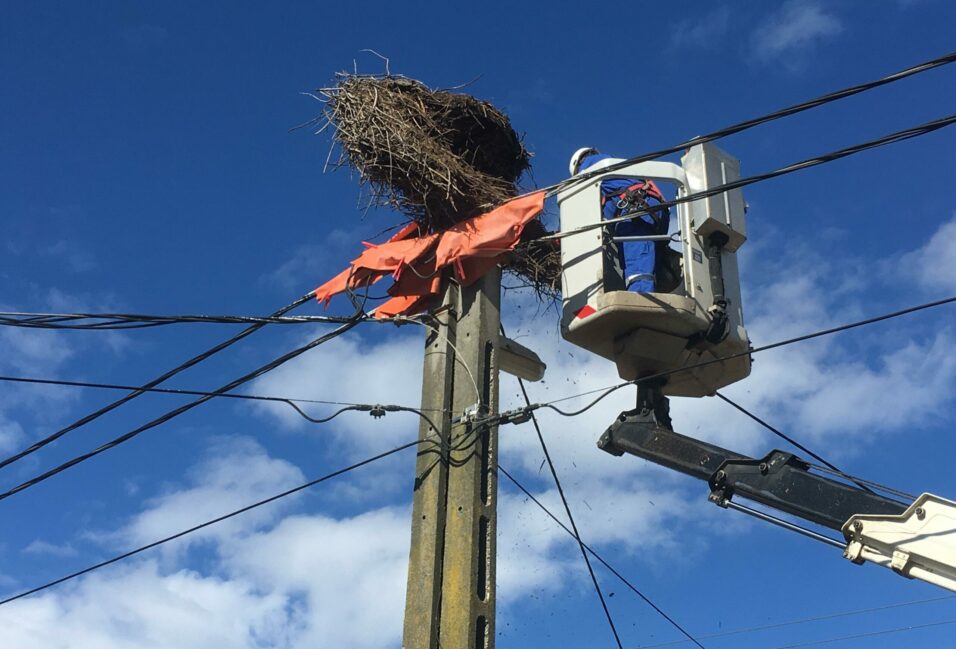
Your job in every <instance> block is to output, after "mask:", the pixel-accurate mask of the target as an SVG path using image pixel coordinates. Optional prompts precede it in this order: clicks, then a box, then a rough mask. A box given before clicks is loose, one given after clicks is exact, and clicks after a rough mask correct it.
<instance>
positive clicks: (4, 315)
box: [0, 294, 414, 331]
mask: <svg viewBox="0 0 956 649" xmlns="http://www.w3.org/2000/svg"><path fill="white" fill-rule="evenodd" d="M309 297H311V294H310V296H309ZM352 317H353V316H321V315H302V316H288V315H283V316H275V315H272V316H243V315H144V314H132V313H26V312H14V311H7V312H0V327H2V326H7V327H27V328H34V329H79V330H87V331H111V330H116V329H143V328H148V327H160V326H165V325H174V324H193V323H202V324H281V325H288V324H342V323H345V322H349V321H350V320H352ZM90 320H92V321H93V322H88V321H90ZM412 320H414V318H411V317H408V316H394V317H389V318H374V319H368V320H365V322H369V323H377V324H403V323H406V322H409V321H412Z"/></svg>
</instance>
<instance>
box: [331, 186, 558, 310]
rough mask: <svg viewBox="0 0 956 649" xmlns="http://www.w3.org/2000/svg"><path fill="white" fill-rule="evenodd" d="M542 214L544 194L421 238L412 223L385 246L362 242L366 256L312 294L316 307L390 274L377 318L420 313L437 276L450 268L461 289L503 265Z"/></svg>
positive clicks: (437, 282)
mask: <svg viewBox="0 0 956 649" xmlns="http://www.w3.org/2000/svg"><path fill="white" fill-rule="evenodd" d="M542 209H544V192H536V193H534V194H531V195H529V196H524V197H522V198H516V199H514V200H512V201H509V202H507V203H505V204H504V205H502V206H500V207H498V208H496V209H494V210H492V211H491V212H488V213H486V214H481V215H479V216H475V217H472V218H470V219H466V220H464V221H462V222H461V223H457V224H455V225H453V226H452V227H450V228H449V229H447V230H445V231H444V232H437V233H433V234H425V235H422V236H414V235H417V234H419V233H420V229H419V226H418V225H417V224H415V223H411V224H409V225H407V226H405V227H404V228H402V230H400V231H399V232H398V233H397V234H395V236H393V237H392V238H391V239H389V240H388V241H386V242H385V243H383V244H380V245H376V244H372V243H367V242H362V243H363V245H364V246H366V249H365V251H364V252H363V253H362V254H361V255H359V256H358V257H357V258H356V259H355V260H354V261H353V262H352V263H351V265H350V266H349V268H347V269H346V270H344V271H342V272H341V273H339V274H338V275H336V276H335V277H333V278H332V279H331V280H329V281H328V282H326V283H325V284H323V285H322V286H320V287H319V288H317V289H315V297H316V299H317V300H318V301H319V302H322V303H324V304H326V305H327V304H328V303H329V300H331V299H332V296H333V295H337V294H339V293H342V292H344V291H345V290H347V289H355V288H357V287H360V286H361V287H364V286H368V285H369V284H372V283H374V282H377V281H378V280H380V279H381V278H382V277H385V276H386V275H389V274H390V275H391V276H392V278H393V279H394V280H395V283H394V284H393V285H392V287H391V288H390V289H389V291H388V293H389V295H391V296H392V299H391V300H388V301H387V302H385V303H384V304H382V305H380V306H379V307H378V308H377V309H376V310H375V316H376V317H378V318H384V317H390V316H394V315H411V314H414V313H419V312H421V311H422V310H423V309H424V308H425V307H426V306H427V304H428V301H429V299H430V298H431V297H432V296H434V295H437V294H438V291H439V290H440V285H441V275H442V273H441V271H442V270H443V269H444V268H445V267H448V266H450V267H451V268H452V269H453V270H454V273H455V276H456V277H457V278H458V281H459V282H461V284H462V285H463V286H468V285H469V284H473V283H474V282H475V281H476V280H477V279H478V278H479V277H481V276H482V275H484V274H485V273H486V272H488V271H489V270H491V269H492V268H494V267H495V266H496V265H497V264H499V263H501V262H503V261H504V260H505V259H506V258H507V256H508V253H509V252H510V251H511V250H512V249H514V247H515V245H517V243H518V240H519V239H520V238H521V233H522V232H523V231H524V228H525V226H526V225H527V224H528V222H529V221H531V219H533V218H534V217H536V216H537V215H538V214H540V213H541V210H542Z"/></svg>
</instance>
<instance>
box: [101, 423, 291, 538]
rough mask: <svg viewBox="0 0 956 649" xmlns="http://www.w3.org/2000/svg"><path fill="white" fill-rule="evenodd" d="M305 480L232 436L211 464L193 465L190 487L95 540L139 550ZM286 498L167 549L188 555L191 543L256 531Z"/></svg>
mask: <svg viewBox="0 0 956 649" xmlns="http://www.w3.org/2000/svg"><path fill="white" fill-rule="evenodd" d="M303 482H305V477H304V476H303V475H302V472H301V471H300V470H299V469H298V467H296V466H295V465H293V464H291V463H289V462H286V461H285V460H280V459H276V458H271V457H269V456H268V455H267V454H266V452H265V450H264V449H263V448H262V447H261V446H260V445H259V444H258V443H257V442H255V441H254V440H252V439H250V438H243V437H230V438H222V439H219V440H217V441H216V442H215V443H214V444H213V445H212V446H211V447H210V450H209V453H208V456H207V458H206V459H205V460H203V461H202V462H200V463H199V464H197V465H196V466H195V467H193V468H192V469H191V470H190V472H189V475H188V483H189V484H188V486H187V487H185V488H179V489H176V490H172V491H169V492H168V493H165V494H163V495H160V496H157V497H155V498H152V499H150V500H148V501H147V502H146V509H145V510H144V511H143V512H141V513H140V514H138V515H137V516H136V517H134V518H133V519H132V520H130V521H129V522H128V523H127V524H126V525H125V526H124V527H123V528H122V529H121V530H119V531H118V532H115V533H110V534H107V535H98V534H92V535H91V536H92V537H93V538H101V539H109V540H112V541H115V542H117V543H118V544H119V545H120V546H121V547H132V546H139V545H143V544H146V543H150V542H152V541H155V540H156V539H159V538H163V537H165V536H168V535H169V534H170V533H172V532H176V531H179V530H182V529H186V528H188V527H192V526H194V525H197V524H199V523H202V522H204V521H207V520H210V519H212V518H215V517H217V516H220V515H222V514H224V513H226V512H229V511H232V510H234V509H238V508H240V507H243V506H245V505H248V504H249V503H251V502H255V501H257V500H261V499H262V498H264V497H267V496H271V495H273V494H275V493H278V492H280V491H284V490H286V489H289V488H291V487H294V486H297V485H299V484H302V483H303ZM289 504H291V502H290V501H289V500H283V501H281V502H280V503H276V504H275V505H269V506H266V507H262V508H260V509H256V510H253V511H251V512H249V513H247V514H244V515H243V517H242V520H241V521H240V520H235V519H234V520H231V521H227V522H223V523H219V524H217V525H214V526H212V527H209V528H206V529H204V530H202V531H200V532H196V533H194V534H191V535H189V536H187V537H184V539H183V540H182V541H178V542H177V543H176V544H169V545H166V546H164V549H165V551H166V552H167V553H169V552H171V551H173V548H175V549H176V550H177V551H182V550H184V549H185V548H186V547H188V545H189V544H193V543H197V542H200V541H203V540H208V539H211V538H216V539H221V538H225V537H229V536H230V535H233V534H235V533H236V531H237V530H241V529H251V528H254V527H256V526H258V525H263V524H265V523H268V522H270V521H273V520H275V519H276V518H277V517H278V515H279V513H280V512H281V511H282V507H283V506H288V505H289Z"/></svg>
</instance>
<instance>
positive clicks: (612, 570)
mask: <svg viewBox="0 0 956 649" xmlns="http://www.w3.org/2000/svg"><path fill="white" fill-rule="evenodd" d="M498 470H499V471H501V473H503V474H504V475H505V477H506V478H508V479H509V480H510V481H511V483H512V484H514V486H515V487H517V488H518V489H520V490H521V492H522V493H524V495H525V496H527V497H528V498H529V499H530V500H531V501H532V502H533V503H534V504H535V505H537V506H538V507H539V508H540V509H541V511H543V512H544V513H545V514H547V515H548V517H550V518H551V520H553V521H554V522H555V523H557V524H558V525H559V526H560V527H561V529H563V530H564V531H565V532H567V533H568V534H570V535H571V536H572V537H574V539H575V540H576V541H578V542H579V543H581V545H583V546H584V549H585V550H587V551H588V553H589V554H590V555H591V556H592V557H594V558H595V559H597V560H598V561H599V562H600V563H601V565H603V566H604V567H605V568H607V569H608V571H610V573H611V574H613V575H614V576H615V577H617V578H618V579H620V580H621V582H622V583H623V584H624V585H625V586H627V587H628V588H629V589H630V590H631V591H632V592H633V593H634V594H635V595H637V596H638V597H640V598H641V599H642V600H644V603H646V604H647V605H648V606H650V607H651V608H652V609H654V610H655V611H656V612H657V613H658V614H659V615H660V616H661V617H663V618H664V619H665V620H667V621H668V622H670V624H671V626H673V627H674V628H675V629H677V630H678V631H680V632H681V633H683V634H684V636H686V637H687V639H688V640H687V641H689V642H693V643H694V644H696V645H697V646H698V647H700V649H704V646H703V645H702V644H700V642H699V641H698V640H697V639H696V638H694V636H692V635H691V634H690V633H689V632H688V631H686V630H685V629H684V627H682V626H681V625H680V624H678V623H677V622H676V621H675V620H674V618H672V617H671V616H669V615H668V614H667V613H665V612H664V611H663V610H661V608H660V607H658V606H657V604H655V603H654V602H652V601H651V600H650V598H649V597H648V596H647V595H645V594H644V593H642V592H641V591H640V589H638V588H637V586H635V585H634V584H632V583H631V582H630V581H628V579H627V578H626V577H625V576H624V575H622V574H621V573H620V572H618V571H617V569H616V568H614V566H612V565H611V564H610V563H608V562H607V561H605V560H604V558H603V557H602V556H601V555H599V554H598V553H597V552H596V551H595V550H594V548H592V547H591V546H589V545H587V544H586V543H584V542H583V541H581V539H580V537H578V536H575V534H574V532H572V531H571V529H570V528H569V527H568V526H567V525H565V524H564V523H563V522H561V520H560V519H559V518H558V517H557V516H555V515H554V514H553V513H552V512H551V510H550V509H548V508H547V507H545V506H544V504H543V503H542V502H541V501H540V500H538V499H537V498H536V497H535V496H534V494H532V493H531V492H530V491H528V490H527V489H526V488H525V487H524V486H523V485H522V484H521V483H520V482H518V480H517V479H516V478H515V477H514V476H513V475H511V474H510V473H508V471H506V470H505V468H504V467H503V466H501V465H500V464H499V465H498ZM680 642H685V641H684V640H681V641H680Z"/></svg>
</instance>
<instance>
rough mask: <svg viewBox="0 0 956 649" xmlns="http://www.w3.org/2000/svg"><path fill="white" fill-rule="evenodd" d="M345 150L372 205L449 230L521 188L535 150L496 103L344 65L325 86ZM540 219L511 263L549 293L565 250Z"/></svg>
mask: <svg viewBox="0 0 956 649" xmlns="http://www.w3.org/2000/svg"><path fill="white" fill-rule="evenodd" d="M319 92H321V93H322V95H323V99H324V101H325V109H324V111H323V116H322V117H321V118H319V119H324V120H325V121H326V124H325V126H323V128H322V129H320V131H321V130H324V128H326V127H327V126H329V125H331V126H333V127H334V136H333V138H334V141H335V143H336V144H337V145H338V149H339V153H340V156H339V159H338V161H337V162H336V163H334V164H335V166H348V167H352V168H354V169H356V170H357V171H358V172H359V174H360V177H361V180H362V183H363V184H364V185H365V186H366V187H367V189H368V191H369V195H370V196H369V199H370V204H373V205H381V206H390V207H393V208H395V209H397V210H399V211H400V212H402V213H403V214H406V215H407V216H408V217H410V218H411V219H414V220H415V221H417V222H419V223H421V224H423V225H424V226H425V227H426V228H427V229H428V230H429V231H439V230H444V229H446V228H448V227H450V226H452V225H454V224H455V223H457V222H459V221H462V220H464V219H467V218H470V217H473V216H477V215H478V214H481V213H483V212H487V211H488V210H491V209H493V208H494V207H496V206H498V205H500V204H501V203H504V202H505V201H507V200H508V199H510V198H512V197H514V196H516V195H517V194H518V187H517V182H518V179H519V178H520V177H521V175H522V173H523V172H524V171H525V170H527V169H529V168H530V164H529V161H530V157H531V156H530V154H529V153H528V151H527V150H526V149H525V148H524V146H523V145H522V143H521V139H520V137H519V136H518V134H517V133H515V131H514V129H513V128H512V127H511V122H510V121H509V120H508V118H507V116H505V115H504V114H503V113H502V112H501V111H499V110H498V109H496V108H495V107H494V106H492V105H491V104H490V103H488V102H485V101H481V100H479V99H476V98H474V97H472V96H470V95H465V94H458V93H453V92H449V91H446V90H432V89H430V88H428V87H426V86H425V85H424V84H422V83H421V82H419V81H416V80H414V79H408V78H406V77H401V76H393V75H386V76H365V75H352V74H345V73H342V74H339V75H338V76H337V77H336V83H335V85H334V87H331V88H325V89H322V90H320V91H319ZM544 234H546V230H545V228H544V226H543V225H541V223H540V222H539V221H533V222H532V223H531V224H529V226H528V227H527V228H526V229H525V234H524V236H523V237H522V243H521V244H519V246H518V248H517V249H516V250H515V251H514V253H513V254H512V259H511V263H510V264H509V266H508V270H510V271H511V272H512V273H513V274H515V275H517V276H518V277H519V278H521V279H522V280H524V281H525V282H526V283H527V284H528V285H530V286H531V287H533V288H534V289H535V290H536V291H537V292H538V294H539V296H542V297H554V296H555V295H556V294H557V286H558V282H559V281H560V279H559V278H560V259H559V257H558V255H557V251H556V249H555V248H554V247H553V246H551V245H545V244H544V243H543V242H542V243H537V244H535V243H534V242H533V239H536V238H538V237H540V236H543V235H544Z"/></svg>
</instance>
